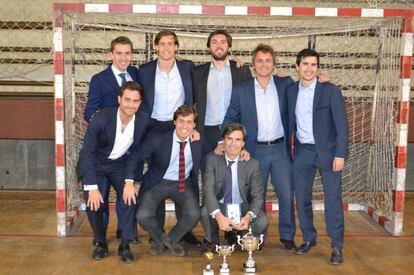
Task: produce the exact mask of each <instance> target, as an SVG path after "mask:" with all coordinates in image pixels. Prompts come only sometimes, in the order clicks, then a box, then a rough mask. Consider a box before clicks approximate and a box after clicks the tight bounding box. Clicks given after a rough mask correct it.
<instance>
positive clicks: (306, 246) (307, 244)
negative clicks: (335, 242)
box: [296, 241, 316, 254]
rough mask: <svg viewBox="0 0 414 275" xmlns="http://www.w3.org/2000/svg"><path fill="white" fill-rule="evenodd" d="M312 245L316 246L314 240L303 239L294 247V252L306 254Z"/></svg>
mask: <svg viewBox="0 0 414 275" xmlns="http://www.w3.org/2000/svg"><path fill="white" fill-rule="evenodd" d="M314 246H316V241H305V242H304V243H302V244H301V245H300V246H299V247H298V248H296V254H306V253H308V252H309V250H310V249H311V248H312V247H314Z"/></svg>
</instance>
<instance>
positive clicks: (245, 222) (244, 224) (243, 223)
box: [234, 214, 252, 230]
mask: <svg viewBox="0 0 414 275" xmlns="http://www.w3.org/2000/svg"><path fill="white" fill-rule="evenodd" d="M251 220H252V218H251V217H250V214H246V215H245V216H244V217H243V218H241V219H240V223H239V224H237V225H236V226H235V227H234V228H235V229H237V230H247V229H249V224H250V222H251Z"/></svg>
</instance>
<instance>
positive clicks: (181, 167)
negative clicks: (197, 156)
mask: <svg viewBox="0 0 414 275" xmlns="http://www.w3.org/2000/svg"><path fill="white" fill-rule="evenodd" d="M186 144H187V142H186V141H182V142H180V155H179V161H178V192H180V193H183V192H185V156H184V149H185V145H186Z"/></svg>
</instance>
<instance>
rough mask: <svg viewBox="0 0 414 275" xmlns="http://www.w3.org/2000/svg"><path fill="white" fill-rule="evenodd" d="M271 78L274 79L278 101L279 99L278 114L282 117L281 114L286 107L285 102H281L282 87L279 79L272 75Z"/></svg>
mask: <svg viewBox="0 0 414 275" xmlns="http://www.w3.org/2000/svg"><path fill="white" fill-rule="evenodd" d="M273 80H274V82H275V86H276V91H277V97H278V101H279V111H280V115H281V117H282V114H284V112H285V108H286V106H285V104H283V102H284V93H283V92H282V91H283V87H282V83H281V81H280V80H279V79H278V78H277V77H275V76H273Z"/></svg>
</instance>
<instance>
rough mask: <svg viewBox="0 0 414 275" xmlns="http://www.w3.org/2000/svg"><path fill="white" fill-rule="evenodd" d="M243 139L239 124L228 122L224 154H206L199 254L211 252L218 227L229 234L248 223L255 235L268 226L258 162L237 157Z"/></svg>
mask: <svg viewBox="0 0 414 275" xmlns="http://www.w3.org/2000/svg"><path fill="white" fill-rule="evenodd" d="M246 138H247V134H246V129H245V128H244V126H243V125H241V124H238V123H233V124H229V125H228V126H227V127H225V128H224V129H223V132H222V141H223V148H224V151H223V153H224V154H222V155H216V154H215V153H214V152H210V153H209V154H207V156H206V162H205V169H204V173H203V207H202V209H201V223H202V225H203V227H204V231H205V238H204V241H203V245H202V252H203V253H205V252H207V251H212V252H213V251H215V248H216V247H215V245H218V244H219V231H218V230H219V229H220V230H223V231H225V232H228V233H227V234H229V233H237V232H238V231H246V230H247V229H248V228H249V225H251V227H252V232H253V234H254V235H256V236H259V235H261V234H262V233H263V232H264V231H265V230H266V228H267V226H268V225H269V222H268V220H267V217H266V215H265V213H264V212H263V211H262V210H261V209H262V205H263V203H264V198H263V187H262V185H261V183H260V168H259V162H258V161H257V160H255V159H250V160H248V161H241V160H240V159H239V156H240V152H241V150H242V149H243V146H244V143H245V141H246ZM235 239H236V238H234V240H235ZM228 240H229V239H228ZM233 244H234V243H228V245H233Z"/></svg>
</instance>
